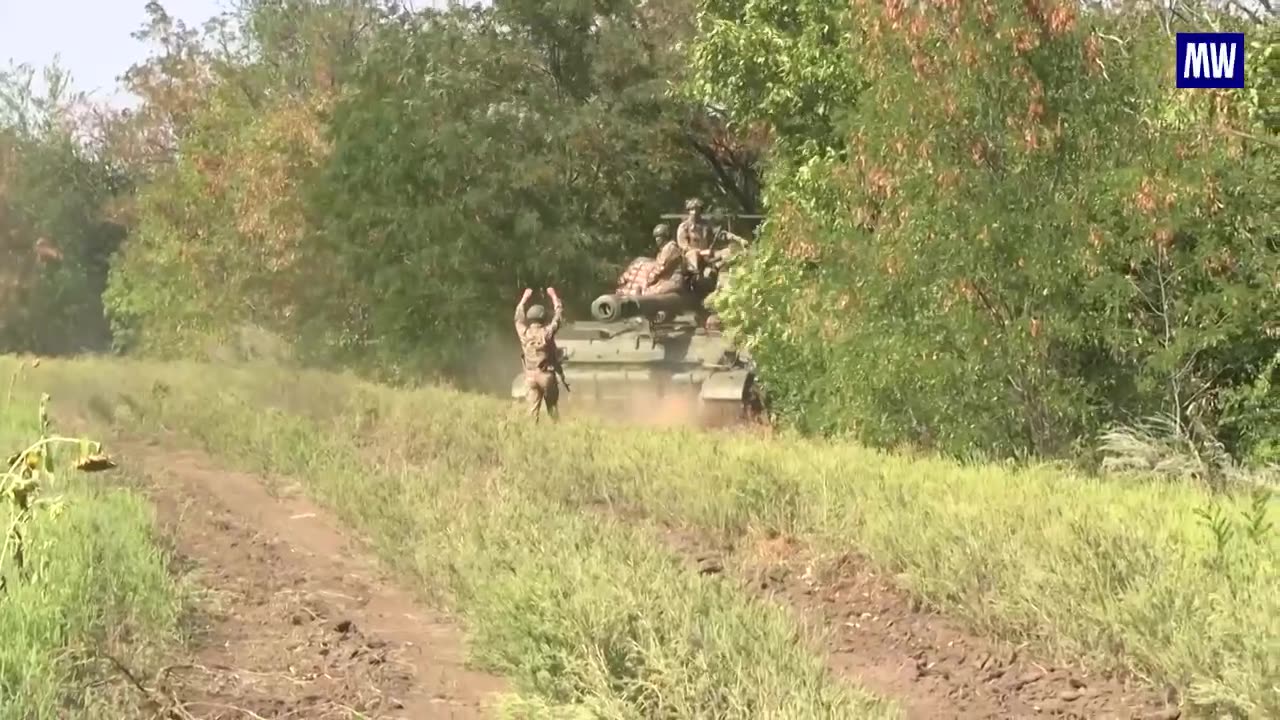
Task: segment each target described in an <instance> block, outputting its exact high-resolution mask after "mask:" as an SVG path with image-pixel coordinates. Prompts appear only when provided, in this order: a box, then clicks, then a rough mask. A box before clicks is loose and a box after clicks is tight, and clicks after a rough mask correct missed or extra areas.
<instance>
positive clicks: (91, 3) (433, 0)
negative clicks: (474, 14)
mask: <svg viewBox="0 0 1280 720" xmlns="http://www.w3.org/2000/svg"><path fill="white" fill-rule="evenodd" d="M146 2H147V0H0V68H4V67H7V66H8V64H9V61H10V60H12V61H13V62H14V63H29V64H31V65H33V66H34V67H35V68H36V69H37V71H39V69H40V68H43V67H44V66H46V65H48V64H50V63H51V62H52V61H53V59H54V57H55V56H57V57H58V60H59V63H60V64H61V65H62V67H63V68H65V69H66V70H68V71H69V72H70V73H71V77H72V82H73V84H74V86H75V87H76V89H78V90H81V91H84V92H86V93H90V97H91V98H93V99H95V100H99V101H104V102H109V103H111V104H113V105H117V106H122V105H129V104H132V103H133V102H134V98H132V96H130V95H129V94H127V93H124V92H123V91H121V90H119V83H118V78H119V77H120V76H121V75H123V74H124V72H125V71H126V70H128V69H129V66H131V65H133V64H134V63H136V62H138V61H139V60H142V59H143V58H145V57H146V56H147V54H148V53H149V52H150V48H148V47H147V46H146V45H144V44H143V43H142V42H140V41H138V40H135V39H134V38H133V37H132V33H133V32H134V31H136V30H139V29H141V27H142V25H143V23H144V22H145V21H146V12H145V11H144V10H143V8H145V7H146ZM161 4H162V5H163V6H164V8H165V10H166V11H167V12H168V13H169V14H170V15H171V16H173V17H175V18H177V19H179V20H181V21H183V22H184V23H186V24H187V25H188V26H189V27H198V26H199V25H200V24H201V23H203V22H204V21H205V20H208V19H209V18H211V17H213V16H215V15H217V14H218V13H220V12H222V11H224V10H226V9H229V7H230V3H229V1H228V0H161ZM445 4H446V3H445V2H443V0H414V1H413V2H406V3H405V5H408V6H410V7H417V8H419V9H422V8H426V7H431V6H437V7H438V6H443V5H445Z"/></svg>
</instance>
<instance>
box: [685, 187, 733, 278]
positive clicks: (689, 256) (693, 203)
mask: <svg viewBox="0 0 1280 720" xmlns="http://www.w3.org/2000/svg"><path fill="white" fill-rule="evenodd" d="M684 209H685V210H686V211H687V212H688V213H689V214H688V215H687V216H686V217H685V219H684V220H682V221H680V227H678V228H677V229H676V244H677V245H678V246H679V247H680V251H681V253H682V254H683V256H684V259H685V269H686V271H688V272H691V273H693V275H694V277H698V276H700V275H701V274H702V272H703V269H704V268H705V267H706V265H707V263H708V262H709V261H710V260H711V259H712V258H713V257H716V255H715V253H714V251H713V250H712V246H713V245H715V244H716V242H718V241H720V240H731V241H733V242H735V243H737V244H739V245H746V244H747V241H746V239H744V238H741V237H738V236H737V235H734V234H733V233H731V232H728V231H726V230H723V229H720V228H713V227H712V226H711V223H709V222H707V220H706V219H705V218H704V217H703V216H702V209H703V205H702V200H700V199H699V198H690V199H689V200H687V201H685V204H684Z"/></svg>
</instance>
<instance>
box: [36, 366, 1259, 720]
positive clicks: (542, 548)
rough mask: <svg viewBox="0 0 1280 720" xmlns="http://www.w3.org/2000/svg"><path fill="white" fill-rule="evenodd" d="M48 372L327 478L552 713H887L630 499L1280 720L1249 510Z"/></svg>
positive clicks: (696, 442)
mask: <svg viewBox="0 0 1280 720" xmlns="http://www.w3.org/2000/svg"><path fill="white" fill-rule="evenodd" d="M50 365H53V366H54V369H51V372H56V374H57V376H58V378H59V381H60V382H63V381H65V382H67V383H74V384H78V385H79V388H78V390H77V393H78V394H79V396H80V397H85V398H87V397H93V396H97V397H98V398H99V399H98V401H97V404H99V405H107V406H111V407H114V408H115V409H116V410H117V411H119V412H118V413H117V415H118V419H119V420H120V421H121V422H125V423H128V424H131V425H133V426H135V427H149V428H154V427H158V426H159V425H160V424H163V425H166V426H169V427H172V428H174V429H177V430H180V431H181V432H183V433H185V434H187V435H189V436H191V437H193V438H195V439H198V440H200V441H202V442H204V443H206V444H207V445H208V446H209V447H211V448H212V449H214V450H215V451H217V452H220V453H222V454H223V455H226V456H234V457H238V458H240V459H241V461H242V462H249V463H254V464H257V465H258V466H259V467H260V468H261V469H271V470H274V471H281V472H288V473H293V474H296V475H298V476H300V477H305V478H308V479H310V480H311V487H312V490H313V492H314V493H315V494H316V495H317V496H318V497H320V498H321V499H323V500H324V501H326V502H327V503H329V504H331V505H332V506H333V507H335V508H337V509H338V510H339V511H340V512H341V513H343V514H344V515H345V516H346V518H347V519H348V520H349V521H350V522H352V523H354V524H356V525H358V526H360V527H361V528H363V529H364V530H366V531H367V532H369V533H370V534H371V535H372V536H374V537H375V538H377V539H378V540H379V541H380V542H382V543H383V547H384V549H385V550H386V552H387V554H388V556H389V557H393V558H399V561H400V562H401V563H402V564H403V565H405V566H407V567H411V568H412V569H413V570H414V571H415V572H416V573H417V574H418V575H420V576H421V577H422V578H424V580H429V581H436V580H444V581H445V582H444V586H446V587H449V588H452V589H453V590H454V598H453V600H454V601H455V602H457V603H458V604H459V605H460V606H461V607H463V609H464V610H465V611H466V613H467V615H468V617H469V618H471V620H472V625H473V627H474V628H476V632H477V633H478V634H479V636H480V638H481V640H482V643H481V647H482V648H483V652H484V654H485V657H486V658H487V659H489V660H490V661H491V662H492V663H494V664H496V665H498V666H500V667H504V668H505V669H507V670H509V671H511V672H513V673H520V674H523V676H524V678H525V679H526V682H527V684H528V686H530V687H534V688H535V689H537V690H538V691H540V692H541V693H543V695H544V696H545V697H549V698H551V699H552V700H553V701H557V702H559V701H572V702H599V703H604V704H603V705H601V706H600V707H608V708H616V713H617V714H618V716H634V713H636V712H641V710H642V709H646V708H648V707H649V706H647V705H645V704H644V703H646V702H649V701H650V700H648V699H647V698H649V697H650V696H649V695H646V694H645V692H649V691H646V690H645V688H649V687H651V686H652V684H653V683H661V684H660V685H659V686H658V688H657V689H656V690H653V691H652V693H653V695H652V697H661V698H664V700H670V701H671V702H673V703H678V704H675V705H671V706H669V707H671V708H673V709H679V710H681V711H684V712H687V713H688V714H687V715H686V716H693V717H697V716H701V715H717V716H721V717H723V716H742V717H745V716H746V715H739V714H737V712H730V713H727V714H721V711H723V710H725V708H726V706H724V705H718V704H716V703H727V702H735V703H747V704H745V705H741V706H734V708H733V709H734V710H737V711H745V708H747V707H754V708H756V709H757V711H759V710H760V709H761V708H772V709H773V710H771V711H767V712H764V713H763V715H759V714H757V715H756V716H770V717H798V716H804V711H805V710H807V711H808V712H810V713H811V714H810V716H822V715H823V713H824V712H825V710H824V708H829V707H833V705H832V703H835V702H853V703H860V702H865V701H863V700H859V699H858V698H856V697H854V698H853V699H845V700H837V699H836V698H848V697H851V696H846V695H841V694H840V693H838V692H837V691H836V690H833V689H831V688H830V686H829V685H826V684H825V683H824V682H823V681H822V680H821V679H819V675H818V674H817V670H816V669H814V667H813V665H812V663H810V662H808V661H807V659H806V658H807V656H806V655H804V654H802V653H800V652H799V651H798V650H795V649H794V648H793V645H794V643H791V642H790V641H789V640H788V636H789V634H790V633H791V630H790V627H789V625H787V624H786V623H785V622H784V621H783V620H782V619H780V618H778V617H777V616H775V615H773V614H772V613H770V612H767V611H765V610H762V609H760V608H758V607H756V606H754V605H751V604H747V603H744V602H743V601H741V600H739V599H738V598H737V597H736V596H734V595H731V594H726V593H722V592H721V591H720V590H718V589H715V586H714V585H710V586H709V585H707V584H705V583H699V582H697V581H694V580H691V579H690V578H688V577H686V576H685V575H684V574H682V573H680V572H678V571H677V570H675V569H674V568H673V567H671V565H670V561H669V559H668V558H666V557H665V555H663V554H662V553H661V552H658V551H657V550H654V549H653V548H652V547H651V545H649V544H647V543H646V542H645V541H644V540H643V539H642V538H640V537H637V536H635V535H634V534H633V532H634V531H633V530H631V529H629V528H625V527H620V526H618V525H616V524H614V523H605V522H602V521H600V520H599V519H598V517H596V516H595V514H593V513H587V512H578V510H581V509H584V508H585V507H586V506H587V505H589V504H591V505H595V504H599V503H610V502H615V503H627V504H629V505H633V506H639V507H641V508H643V509H644V510H645V511H647V512H648V513H650V514H652V515H653V516H656V517H658V518H661V519H664V520H671V521H677V522H682V523H689V524H693V525H698V526H701V527H704V528H708V529H712V530H717V531H721V532H725V533H732V534H738V533H744V532H746V531H748V530H749V529H752V528H761V527H767V528H772V529H776V530H778V531H781V532H785V533H789V534H794V535H797V536H800V537H803V538H805V539H807V540H809V541H811V542H814V543H816V544H818V545H819V546H825V547H827V548H831V549H855V550H857V551H859V552H862V553H864V554H866V555H867V556H868V557H870V558H871V559H872V560H873V561H874V562H876V563H877V564H878V565H879V566H880V567H881V568H882V569H884V570H885V571H887V572H891V573H895V574H897V576H898V577H899V578H900V580H901V582H902V583H904V584H905V585H906V586H907V587H909V588H910V589H912V590H913V591H914V592H916V593H917V594H918V595H920V596H921V597H923V598H925V599H927V600H929V601H931V602H932V603H934V604H936V605H938V606H941V607H943V608H945V609H947V610H949V611H950V612H952V613H953V614H955V615H956V616H958V617H960V618H962V619H964V620H966V621H967V622H968V623H969V624H970V625H971V626H972V627H974V628H976V629H979V630H985V631H990V632H993V633H996V634H998V635H1000V636H1003V637H1006V638H1010V639H1014V640H1027V641H1030V642H1032V643H1034V644H1036V645H1038V646H1040V647H1041V648H1043V649H1046V650H1048V651H1051V652H1055V653H1060V654H1063V655H1070V656H1083V657H1085V658H1088V659H1089V660H1090V661H1091V662H1092V663H1093V664H1094V665H1095V666H1104V667H1109V668H1122V669H1128V670H1130V671H1133V672H1135V673H1138V674H1139V675H1142V676H1145V677H1147V678H1149V679H1151V680H1152V681H1153V682H1157V683H1161V684H1163V683H1168V684H1172V685H1174V686H1176V687H1178V688H1180V689H1182V690H1183V691H1184V692H1185V693H1186V696H1187V698H1188V699H1189V700H1190V702H1191V703H1192V704H1193V706H1194V708H1193V709H1194V710H1197V711H1199V712H1198V713H1197V714H1201V715H1212V714H1214V713H1232V714H1235V715H1237V716H1248V717H1265V716H1276V715H1280V642H1277V638H1280V562H1278V559H1280V536H1278V535H1277V533H1276V531H1275V530H1274V528H1272V529H1269V530H1266V531H1263V532H1260V533H1252V532H1251V531H1250V530H1249V529H1248V524H1249V523H1248V522H1247V519H1246V515H1247V514H1248V513H1249V512H1250V504H1249V501H1248V499H1247V498H1225V499H1218V500H1214V499H1212V498H1211V497H1210V496H1209V495H1207V494H1205V493H1204V492H1203V491H1202V490H1200V489H1198V488H1194V487H1190V486H1183V485H1177V484H1170V483H1139V482H1132V481H1128V482H1117V481H1105V480H1099V479H1096V478H1089V477H1084V476H1078V475H1073V474H1071V473H1068V472H1065V471H1062V470H1060V469H1053V468H1021V469H1019V468H1014V467H1012V466H968V467H966V466H963V465H960V464H956V463H952V462H946V461H941V460H927V459H906V458H902V457H895V456H891V455H886V454H882V453H877V452H872V451H869V450H866V449H863V448H859V447H856V446H852V445H841V444H823V443H817V442H808V441H802V440H777V441H773V442H760V441H759V440H757V439H754V438H745V437H739V436H732V435H707V434H699V433H689V432H680V431H659V430H651V429H649V430H644V431H640V432H627V431H626V430H624V429H619V428H602V427H597V426H594V425H592V424H591V423H589V422H581V423H578V422H566V423H563V424H562V425H560V426H559V427H558V428H553V427H552V426H549V425H544V426H543V427H541V428H537V429H534V428H531V427H529V426H528V425H526V424H525V423H524V422H523V418H520V417H519V416H518V413H513V412H511V409H510V408H503V407H502V404H501V403H500V402H497V401H491V400H487V399H482V398H475V397H469V396H463V395H459V394H456V393H452V392H447V391H443V390H436V389H423V390H419V391H415V392H411V393H410V392H393V391H390V390H387V389H384V388H379V387H375V386H371V385H367V384H363V383H359V382H357V381H355V380H353V379H351V378H344V377H335V376H330V375H321V374H318V373H297V372H290V371H283V370H278V369H277V370H273V369H270V368H266V367H257V368H241V369H235V370H233V369H229V368H208V367H198V366H181V365H170V366H160V365H144V364H128V363H105V362H94V363H57V364H50ZM155 380H163V382H164V383H166V384H167V387H168V390H167V391H166V392H159V391H156V390H154V389H153V387H154V386H153V381H155ZM117 389H118V390H119V391H120V392H122V393H123V395H121V394H119V393H118V392H117ZM121 397H124V398H125V399H126V400H127V402H124V401H122V400H121ZM122 402H124V404H122ZM1264 510H1266V511H1268V512H1270V513H1271V515H1272V516H1273V517H1274V514H1275V512H1274V502H1271V503H1270V504H1265V505H1264ZM1215 517H1216V518H1219V519H1218V520H1217V521H1212V520H1211V518H1215ZM1215 528H1216V530H1215ZM407 548H412V549H413V552H412V558H409V557H406V555H410V553H408V552H406V549H407ZM624 582H625V584H623V583H624ZM619 586H620V587H619ZM708 603H709V604H710V605H707V604H708ZM707 607H711V608H712V609H713V610H714V613H713V614H712V615H708V614H707V610H706V608H707ZM708 617H714V618H716V619H711V620H707V619H705V618H708ZM619 638H622V639H619ZM707 638H712V639H713V642H711V643H708V642H707ZM619 647H625V648H630V650H631V652H632V653H633V655H629V656H628V655H625V653H624V654H623V655H622V657H623V659H618V657H619V656H618V655H616V654H615V650H616V648H619ZM773 657H777V658H778V659H777V660H776V661H773V660H771V661H765V660H761V659H759V658H773ZM746 658H751V660H746ZM733 663H738V665H737V666H736V667H733V668H732V669H726V666H727V665H732V664H733ZM690 667H694V668H696V669H697V671H696V672H694V673H692V674H690V672H689V668H690ZM726 686H728V687H733V688H736V689H735V692H741V693H743V694H742V695H741V696H733V697H732V698H729V699H725V696H724V695H723V694H721V693H720V688H722V687H726ZM612 703H617V704H612ZM611 712H612V711H611ZM628 712H631V713H633V714H632V715H627V713H628ZM794 713H799V714H798V715H797V714H794ZM812 713H817V714H816V715H813V714H812Z"/></svg>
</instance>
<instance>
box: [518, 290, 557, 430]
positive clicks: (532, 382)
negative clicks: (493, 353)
mask: <svg viewBox="0 0 1280 720" xmlns="http://www.w3.org/2000/svg"><path fill="white" fill-rule="evenodd" d="M532 294H533V291H532V290H530V289H529V288H525V291H524V295H522V296H521V297H520V302H519V304H517V305H516V315H515V322H516V336H517V337H518V338H520V357H521V361H522V362H523V364H524V376H525V385H527V386H528V388H529V393H528V395H527V396H526V397H527V398H528V400H529V414H530V415H532V416H533V421H534V422H535V423H536V422H538V421H539V420H540V419H541V416H540V414H539V411H540V410H541V408H542V406H543V405H544V404H545V405H546V406H547V415H548V416H550V418H551V419H552V420H558V419H559V416H560V413H559V410H558V408H557V403H558V402H559V400H560V384H559V382H558V380H557V378H556V375H557V371H558V370H559V363H560V357H559V352H558V350H557V349H556V332H557V331H559V330H560V320H561V317H562V313H563V306H562V305H561V303H560V296H559V295H557V294H556V289H555V288H547V295H548V296H549V297H550V298H551V306H552V315H551V322H550V323H546V316H547V311H546V308H544V307H542V306H541V305H533V306H530V307H529V308H528V309H527V310H526V309H525V305H527V304H528V302H529V296H530V295H532ZM544 323H545V324H544Z"/></svg>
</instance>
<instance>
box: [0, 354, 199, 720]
mask: <svg viewBox="0 0 1280 720" xmlns="http://www.w3.org/2000/svg"><path fill="white" fill-rule="evenodd" d="M22 369H23V368H22V367H21V366H19V368H18V370H17V373H18V374H20V373H21V372H22ZM16 379H17V375H16V374H15V380H16ZM26 384H27V383H26V382H24V383H23V385H24V386H25V385H26ZM24 389H25V388H24ZM28 395H29V393H27V392H22V393H21V397H22V399H25V398H26V397H27V396H28ZM47 399H48V396H47V395H46V396H45V397H44V400H43V401H42V402H41V404H40V412H39V415H38V418H37V415H36V413H34V412H30V410H29V406H27V405H22V404H18V405H15V404H14V402H13V400H14V395H13V390H12V388H11V389H10V392H9V397H8V401H7V403H6V405H5V406H4V408H3V411H2V412H0V442H2V443H3V444H4V447H8V448H15V447H17V448H22V447H26V450H24V451H22V452H19V453H17V454H16V455H14V456H13V457H9V458H8V461H7V462H6V472H5V473H4V475H3V476H2V477H0V498H3V501H4V502H3V504H2V505H0V525H2V526H3V527H4V529H5V531H6V532H5V535H4V553H3V555H2V556H0V636H2V637H4V642H3V643H0V719H3V720H20V719H21V720H30V719H31V718H80V717H85V718H88V717H121V716H122V713H124V712H125V710H124V708H123V707H120V706H119V705H118V704H116V703H117V701H119V700H120V698H118V697H115V696H113V694H112V692H111V690H110V689H104V688H103V684H102V683H99V682H95V680H96V676H97V674H98V673H99V672H111V673H114V672H115V671H114V669H106V668H104V667H102V662H103V660H102V655H103V654H104V653H109V654H111V655H113V656H116V657H122V658H126V659H128V660H132V659H133V658H135V657H138V656H140V655H142V654H144V653H146V652H150V651H154V650H155V649H156V647H157V645H158V644H159V643H161V642H164V641H165V640H168V639H170V638H171V637H172V634H173V633H174V632H175V630H176V625H177V620H178V611H179V605H178V602H177V597H176V596H177V592H176V588H175V587H174V586H173V584H172V580H171V578H170V577H169V575H168V572H167V568H166V567H165V563H164V560H163V558H162V557H161V556H160V554H159V553H158V552H157V549H156V547H155V544H154V538H153V532H154V528H153V527H152V525H151V518H150V513H149V510H148V508H147V501H146V499H145V498H143V497H142V496H140V495H138V494H135V493H132V492H127V491H122V490H118V489H107V488H103V487H102V486H101V484H100V483H92V482H86V481H85V480H83V479H81V478H79V477H77V473H75V472H73V471H74V470H76V469H82V470H87V469H94V468H100V467H101V466H102V465H104V464H109V463H104V461H105V456H101V455H100V454H99V453H100V448H98V447H97V444H96V443H91V442H88V441H85V440H82V439H79V438H60V437H57V436H56V435H53V434H52V431H51V427H50V422H49V416H48V412H47ZM77 449H78V451H79V455H77V454H76V451H77ZM55 481H56V483H57V486H58V489H59V494H58V495H57V496H53V495H48V494H47V491H48V490H49V489H50V487H51V486H52V485H53V484H54V482H55Z"/></svg>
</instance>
